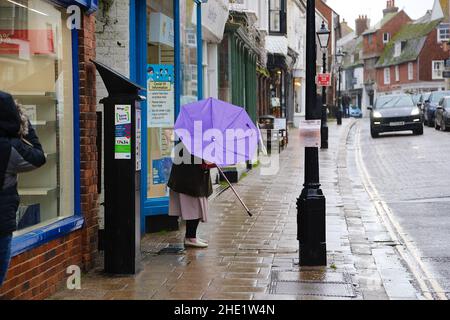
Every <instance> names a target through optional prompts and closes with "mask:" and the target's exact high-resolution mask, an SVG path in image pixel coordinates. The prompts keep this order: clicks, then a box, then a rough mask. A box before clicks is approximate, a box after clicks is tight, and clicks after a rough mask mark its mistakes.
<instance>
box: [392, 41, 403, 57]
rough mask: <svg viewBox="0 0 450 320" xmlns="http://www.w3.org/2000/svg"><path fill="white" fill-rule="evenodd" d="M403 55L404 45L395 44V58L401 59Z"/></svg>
mask: <svg viewBox="0 0 450 320" xmlns="http://www.w3.org/2000/svg"><path fill="white" fill-rule="evenodd" d="M401 54H402V43H401V42H396V43H395V51H394V57H400V55H401Z"/></svg>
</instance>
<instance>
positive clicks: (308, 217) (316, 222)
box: [297, 0, 327, 266]
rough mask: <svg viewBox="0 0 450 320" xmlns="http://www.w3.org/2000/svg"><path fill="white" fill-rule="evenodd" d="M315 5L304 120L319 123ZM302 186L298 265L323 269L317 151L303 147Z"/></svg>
mask: <svg viewBox="0 0 450 320" xmlns="http://www.w3.org/2000/svg"><path fill="white" fill-rule="evenodd" d="M316 48H317V47H316V4H315V0H307V7H306V120H319V119H318V113H317V110H316V108H317V104H316V100H317V86H316V81H315V79H316V59H317V55H316ZM304 167H305V169H304V170H305V183H304V188H303V190H302V193H301V195H300V197H299V198H298V200H297V235H298V236H297V239H298V240H299V244H300V266H326V265H327V244H326V224H325V219H326V199H325V196H324V195H323V192H322V190H321V188H320V178H319V177H320V176H319V148H317V147H315V148H312V147H305V166H304Z"/></svg>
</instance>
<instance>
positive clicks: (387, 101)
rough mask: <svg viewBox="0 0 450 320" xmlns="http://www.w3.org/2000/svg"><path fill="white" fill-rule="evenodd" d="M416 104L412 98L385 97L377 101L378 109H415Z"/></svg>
mask: <svg viewBox="0 0 450 320" xmlns="http://www.w3.org/2000/svg"><path fill="white" fill-rule="evenodd" d="M413 106H414V102H413V100H412V99H411V97H410V96H384V97H379V98H378V99H377V103H376V106H375V107H376V108H377V109H387V108H397V107H413Z"/></svg>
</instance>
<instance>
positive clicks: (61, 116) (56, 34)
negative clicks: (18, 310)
mask: <svg viewBox="0 0 450 320" xmlns="http://www.w3.org/2000/svg"><path fill="white" fill-rule="evenodd" d="M69 5H77V6H78V7H79V8H80V9H81V11H80V12H81V16H80V17H73V16H71V12H72V11H70V10H67V7H68V6H69ZM96 8H97V1H86V0H79V1H56V0H55V1H47V0H15V1H12V0H0V34H1V38H0V90H1V91H6V92H9V93H11V94H12V95H13V97H14V98H15V99H16V101H17V102H18V103H19V104H21V105H22V107H23V109H24V112H25V113H26V115H27V116H28V118H29V119H30V122H31V124H32V126H33V127H34V128H35V129H36V132H37V134H38V136H39V138H40V141H41V143H42V145H43V148H44V151H45V153H46V156H47V163H46V165H45V166H44V167H42V168H40V169H39V170H36V171H33V172H30V173H25V174H21V175H20V177H19V184H18V191H19V195H20V199H21V202H20V207H19V210H18V212H17V217H16V221H17V228H18V231H17V232H15V233H14V238H13V243H12V256H13V259H12V263H11V266H10V270H9V273H8V275H7V279H6V282H5V284H4V286H3V287H2V288H1V289H0V297H6V298H17V297H19V298H33V297H41V298H42V297H46V296H48V295H49V294H50V293H52V292H54V291H55V289H56V284H57V283H58V282H59V281H61V280H62V279H63V277H64V275H65V268H67V267H68V266H70V265H76V266H79V267H86V268H88V267H89V264H90V262H91V256H92V254H93V252H94V251H95V249H94V248H95V245H92V246H91V245H90V244H89V241H90V240H89V238H90V237H91V236H95V232H94V231H93V230H95V228H96V222H95V219H92V217H93V216H95V214H96V210H97V207H98V204H97V202H96V199H95V196H94V194H96V192H95V190H94V189H93V188H95V186H96V182H95V181H94V180H95V176H96V173H95V170H94V168H96V158H95V156H91V158H89V155H88V153H92V151H95V149H93V148H95V142H92V141H91V140H89V139H92V138H88V137H92V136H94V137H95V132H94V135H92V132H89V128H91V127H92V128H94V131H95V125H94V126H92V123H95V102H94V103H93V102H92V101H93V100H95V99H93V98H94V95H95V92H94V91H93V90H90V89H88V88H90V87H93V86H92V85H91V86H90V84H92V83H93V82H92V80H93V78H94V77H95V76H94V74H93V72H92V70H91V69H90V64H89V62H88V61H89V58H91V57H94V52H95V48H93V47H92V43H93V41H92V38H91V37H92V36H89V34H92V30H93V26H94V19H93V16H91V15H90V13H91V12H93V11H95V10H96ZM68 11H69V13H68ZM73 19H75V20H73ZM76 19H80V22H81V25H80V27H81V28H80V29H79V30H78V29H76V28H72V27H71V26H72V24H71V23H68V21H76ZM75 25H76V24H75ZM75 25H73V26H75ZM92 109H93V111H94V112H93V115H94V118H93V117H92V114H91V112H90V111H91V110H92ZM94 141H95V140H94Z"/></svg>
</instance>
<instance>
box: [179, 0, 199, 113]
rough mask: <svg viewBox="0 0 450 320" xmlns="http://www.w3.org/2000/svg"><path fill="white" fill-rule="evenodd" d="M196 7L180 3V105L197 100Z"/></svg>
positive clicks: (187, 1) (190, 0)
mask: <svg viewBox="0 0 450 320" xmlns="http://www.w3.org/2000/svg"><path fill="white" fill-rule="evenodd" d="M196 11H197V5H196V3H195V1H193V0H185V1H180V38H181V39H180V41H181V43H180V52H181V105H185V104H188V103H191V102H195V101H197V100H198V62H197V24H196V21H197V20H196V17H197V15H196Z"/></svg>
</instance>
